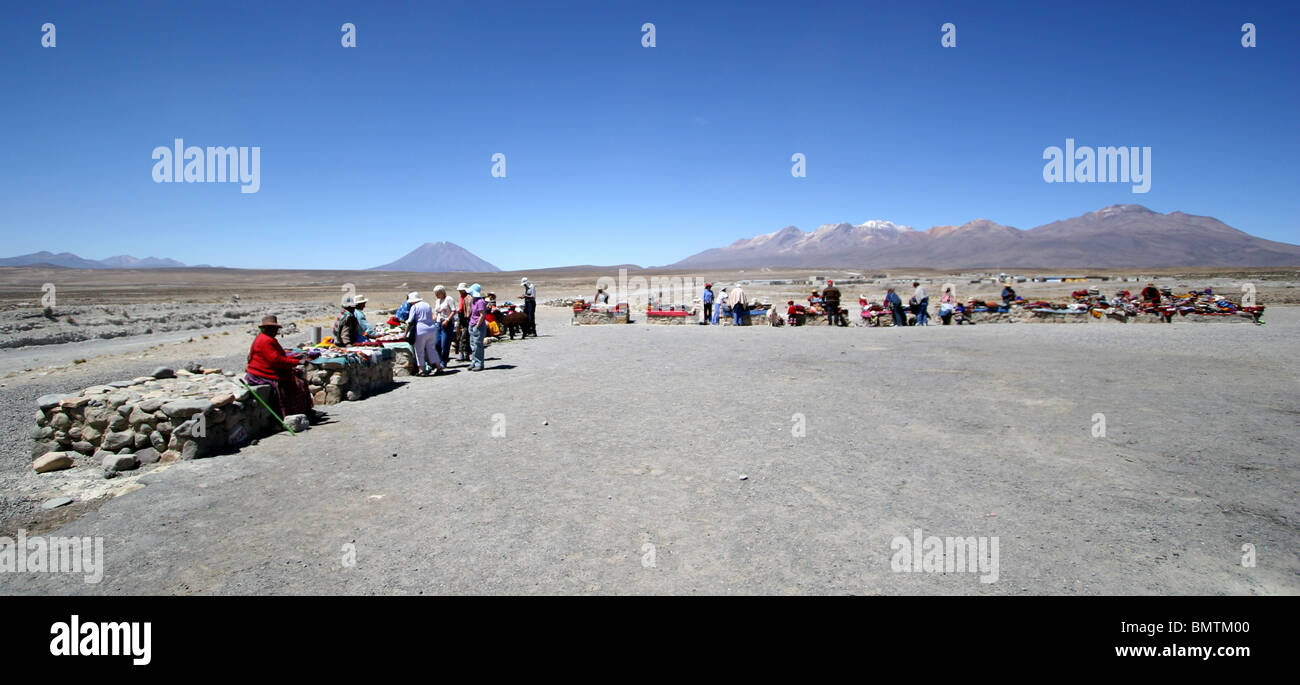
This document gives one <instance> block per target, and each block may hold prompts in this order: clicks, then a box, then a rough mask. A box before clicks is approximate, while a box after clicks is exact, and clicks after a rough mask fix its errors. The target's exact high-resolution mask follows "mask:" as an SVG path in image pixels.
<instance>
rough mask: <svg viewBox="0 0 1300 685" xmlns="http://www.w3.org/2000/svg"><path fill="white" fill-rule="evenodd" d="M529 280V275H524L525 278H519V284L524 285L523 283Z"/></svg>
mask: <svg viewBox="0 0 1300 685" xmlns="http://www.w3.org/2000/svg"><path fill="white" fill-rule="evenodd" d="M527 282H528V277H527V276H524V277H523V278H521V279H519V285H523V284H525V283H527Z"/></svg>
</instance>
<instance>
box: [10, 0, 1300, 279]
mask: <svg viewBox="0 0 1300 685" xmlns="http://www.w3.org/2000/svg"><path fill="white" fill-rule="evenodd" d="M290 6H295V7H296V8H295V9H289V7H290ZM0 16H2V17H3V18H2V19H0V93H3V104H2V105H0V141H2V142H3V156H2V157H0V160H3V163H0V222H2V224H3V225H2V227H0V231H3V236H4V245H5V246H4V248H3V249H0V254H3V256H9V255H16V254H22V253H27V252H34V251H38V250H43V249H48V250H52V251H56V252H58V251H64V250H67V251H72V252H75V253H77V254H79V255H81V256H83V257H91V258H103V257H107V256H109V255H112V254H119V253H128V254H132V255H135V256H146V255H155V256H161V257H173V258H176V259H180V260H181V261H184V262H186V263H189V264H196V263H209V264H219V265H225V266H242V267H256V268H279V267H283V268H366V267H371V266H375V265H377V264H381V263H385V262H388V261H391V260H394V259H396V258H398V257H399V256H401V255H402V254H404V253H406V252H407V251H409V250H410V249H413V248H414V247H416V246H418V245H419V244H421V243H424V242H427V241H437V240H449V241H452V242H455V243H458V244H460V245H462V246H464V247H466V248H467V249H469V250H470V251H472V252H474V253H475V254H477V255H479V256H480V257H483V258H484V259H487V260H488V261H490V262H493V263H494V264H496V265H497V266H499V267H501V268H504V269H524V268H540V267H548V266H562V265H569V264H583V263H588V264H616V263H624V262H633V263H639V264H643V265H651V264H666V263H670V262H673V261H676V260H678V259H681V258H683V257H686V256H687V255H690V254H692V253H694V252H697V251H699V250H703V249H706V248H709V247H717V246H720V245H724V244H727V243H730V242H732V241H734V240H736V239H737V238H741V237H749V236H752V235H755V234H758V233H764V232H768V231H774V230H777V229H779V228H781V227H784V226H787V225H791V224H793V225H796V226H799V227H800V228H803V229H805V230H811V229H813V228H816V226H818V225H819V224H822V223H827V222H839V221H851V222H853V223H860V222H862V221H865V220H867V219H887V220H891V221H895V222H898V223H903V224H908V225H912V226H914V227H916V228H919V229H925V228H929V227H930V226H932V225H937V224H960V223H964V222H966V221H969V220H971V219H975V218H989V219H993V220H996V221H999V222H1001V223H1005V224H1009V225H1012V226H1016V227H1019V228H1031V227H1033V226H1037V225H1040V224H1043V223H1047V222H1049V221H1053V220H1056V219H1061V218H1067V217H1071V216H1077V215H1079V214H1082V213H1084V212H1088V211H1091V210H1095V209H1098V208H1100V207H1103V206H1106V205H1111V204H1116V203H1139V204H1144V205H1146V206H1148V207H1151V208H1152V209H1155V210H1157V211H1162V212H1169V211H1174V210H1181V211H1185V212H1188V213H1192V214H1205V215H1210V216H1214V217H1217V218H1219V219H1221V220H1223V221H1225V222H1227V223H1228V224H1230V225H1232V226H1235V227H1237V228H1240V229H1242V230H1244V231H1247V232H1249V233H1252V234H1255V235H1259V236H1262V237H1266V238H1270V239H1274V240H1283V241H1287V242H1300V226H1297V220H1296V217H1297V216H1298V215H1300V211H1298V210H1300V201H1298V200H1297V189H1298V187H1300V184H1298V183H1297V181H1300V174H1298V173H1297V171H1296V153H1297V150H1298V146H1297V142H1298V137H1300V134H1297V128H1298V126H1297V121H1298V119H1297V116H1298V115H1297V112H1300V89H1297V87H1296V84H1297V82H1298V81H1300V78H1298V77H1300V68H1298V67H1300V44H1298V39H1297V35H1300V31H1297V26H1300V5H1297V3H1294V2H1268V3H1263V2H1235V3H1224V2H1195V1H1192V2H1179V3H1167V2H1141V1H1132V0H1129V1H1126V2H1070V3H1065V2H1023V3H1021V2H1009V3H982V2H981V3H975V2H920V1H918V2H889V3H885V2H838V3H831V2H824V3H823V2H799V3H791V2H761V1H751V2H708V1H705V0H700V1H697V2H623V1H612V0H611V1H606V2H487V1H482V2H436V3H435V2H400V3H398V2H365V3H363V2H347V3H331V2H311V3H279V2H276V3H265V2H203V3H198V2H156V3H155V2H132V3H116V2H114V3H106V2H76V3H71V2H48V3H37V2H32V3H8V4H6V5H5V8H4V10H3V15H0ZM47 21H48V22H53V23H54V24H55V26H56V32H57V33H56V37H57V46H56V47H55V48H43V47H42V46H41V25H42V24H43V23H44V22H47ZM1247 21H1249V22H1253V23H1254V24H1255V25H1256V27H1257V39H1258V47H1255V48H1249V49H1248V48H1243V47H1242V46H1241V25H1242V24H1243V23H1244V22H1247ZM344 22H351V23H353V24H355V25H356V27H357V34H356V35H357V47H356V48H343V47H342V46H341V45H340V37H341V36H342V33H341V31H340V26H341V25H342V24H343V23H344ZM645 22H653V23H654V24H655V27H656V47H654V48H645V47H642V44H641V38H642V32H641V26H642V24H643V23H645ZM944 22H952V23H954V24H955V25H956V27H957V47H955V48H947V49H945V48H943V47H941V46H940V26H941V25H942V24H943V23H944ZM177 137H180V138H183V139H184V140H185V141H186V144H187V145H191V144H193V145H199V146H209V145H211V146H217V145H222V146H225V145H238V146H260V147H261V149H262V153H261V189H260V191H259V192H257V193H255V194H241V193H240V192H239V186H238V185H236V184H218V183H207V184H198V183H188V184H187V183H154V182H153V179H152V175H151V171H152V168H153V164H154V160H153V159H152V158H151V153H152V150H153V149H154V148H155V147H157V146H170V145H171V144H172V141H173V140H174V139H175V138H177ZM1067 137H1069V138H1074V139H1076V141H1077V142H1078V144H1079V145H1093V146H1105V145H1129V146H1150V147H1151V148H1152V161H1153V177H1152V185H1151V190H1150V192H1149V193H1146V194H1144V195H1138V194H1133V193H1132V192H1130V186H1129V185H1128V184H1101V183H1097V184H1077V183H1072V184H1048V183H1045V182H1044V181H1043V180H1042V169H1043V164H1044V162H1043V160H1042V154H1043V150H1044V148H1046V147H1048V146H1052V145H1056V146H1063V145H1064V141H1065V139H1066V138H1067ZM497 152H501V153H504V154H505V155H506V160H507V162H506V164H507V166H506V171H507V176H506V178H504V179H496V178H493V177H492V176H491V173H490V171H491V167H492V162H491V156H492V155H493V153H497ZM796 152H799V153H803V154H804V155H805V156H806V158H807V177H806V178H794V177H792V176H791V174H790V168H791V166H792V163H791V161H790V158H791V155H792V154H794V153H796Z"/></svg>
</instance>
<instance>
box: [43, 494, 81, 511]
mask: <svg viewBox="0 0 1300 685" xmlns="http://www.w3.org/2000/svg"><path fill="white" fill-rule="evenodd" d="M75 501H76V500H74V499H72V498H71V497H55V498H54V499H47V500H45V503H44V504H42V505H41V507H42V508H44V509H58V508H59V507H62V506H67V505H69V504H72V503H73V502H75Z"/></svg>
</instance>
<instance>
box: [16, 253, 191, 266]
mask: <svg viewBox="0 0 1300 685" xmlns="http://www.w3.org/2000/svg"><path fill="white" fill-rule="evenodd" d="M42 264H44V265H49V266H56V267H62V268H66V269H174V268H184V267H185V265H184V264H182V263H180V262H178V261H176V260H175V259H159V258H158V257H145V258H144V259H140V258H138V257H131V256H129V255H118V256H116V257H109V258H108V259H84V258H82V257H78V256H77V255H74V254H72V253H71V252H60V253H58V254H54V253H53V252H33V253H31V254H25V255H19V256H17V257H6V258H0V266H37V265H42Z"/></svg>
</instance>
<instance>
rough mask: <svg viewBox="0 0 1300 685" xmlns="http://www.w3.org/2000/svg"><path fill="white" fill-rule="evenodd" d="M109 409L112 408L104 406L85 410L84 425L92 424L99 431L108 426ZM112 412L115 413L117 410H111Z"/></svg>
mask: <svg viewBox="0 0 1300 685" xmlns="http://www.w3.org/2000/svg"><path fill="white" fill-rule="evenodd" d="M109 411H112V410H109V409H107V408H106V407H100V408H97V409H93V410H87V411H86V425H89V426H93V427H95V428H98V429H99V430H101V431H102V430H104V429H105V428H108V419H109V414H108V412H109ZM113 414H114V415H116V414H117V412H113Z"/></svg>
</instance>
